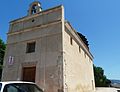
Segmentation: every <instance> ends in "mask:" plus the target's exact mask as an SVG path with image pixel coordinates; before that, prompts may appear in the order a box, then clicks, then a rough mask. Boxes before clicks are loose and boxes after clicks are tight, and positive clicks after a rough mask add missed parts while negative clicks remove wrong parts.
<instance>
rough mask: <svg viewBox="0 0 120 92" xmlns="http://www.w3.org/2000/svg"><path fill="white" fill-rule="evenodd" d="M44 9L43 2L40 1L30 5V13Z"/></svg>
mask: <svg viewBox="0 0 120 92" xmlns="http://www.w3.org/2000/svg"><path fill="white" fill-rule="evenodd" d="M40 11H42V8H41V3H40V2H39V1H34V2H32V3H31V4H30V5H29V10H28V15H32V14H35V13H38V12H40Z"/></svg>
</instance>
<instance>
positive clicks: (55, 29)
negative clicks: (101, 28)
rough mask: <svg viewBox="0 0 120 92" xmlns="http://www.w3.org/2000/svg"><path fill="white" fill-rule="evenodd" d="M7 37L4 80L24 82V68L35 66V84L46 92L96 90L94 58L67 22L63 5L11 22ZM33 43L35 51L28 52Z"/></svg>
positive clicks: (86, 91) (90, 91) (88, 91)
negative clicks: (27, 49)
mask: <svg viewBox="0 0 120 92" xmlns="http://www.w3.org/2000/svg"><path fill="white" fill-rule="evenodd" d="M7 35H8V38H7V48H6V53H5V57H4V68H3V74H2V81H9V80H22V72H23V71H22V68H23V67H30V66H31V67H32V66H35V67H36V74H35V82H36V83H37V84H38V85H39V86H40V87H41V88H42V89H43V90H44V91H45V92H92V91H94V90H95V85H94V76H93V56H92V55H91V53H90V51H89V49H88V48H87V47H86V46H85V44H84V43H83V41H82V40H81V39H80V38H79V36H78V35H77V34H76V31H74V29H73V28H72V27H71V25H70V24H69V23H68V22H66V21H65V20H64V8H63V6H57V7H54V8H51V9H48V10H44V11H40V12H38V13H36V14H32V15H28V16H26V17H23V18H20V19H17V20H14V21H11V22H10V28H9V32H8V34H7ZM70 37H72V42H73V43H72V45H71V44H70ZM32 41H35V42H36V45H35V52H34V53H26V45H27V43H28V42H32ZM79 47H80V49H79ZM10 56H11V57H13V62H12V63H10V62H9V60H8V59H9V57H10Z"/></svg>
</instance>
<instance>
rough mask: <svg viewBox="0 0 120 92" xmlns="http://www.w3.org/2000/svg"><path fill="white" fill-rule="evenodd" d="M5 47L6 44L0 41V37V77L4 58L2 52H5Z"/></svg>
mask: <svg viewBox="0 0 120 92" xmlns="http://www.w3.org/2000/svg"><path fill="white" fill-rule="evenodd" d="M5 48H6V45H5V43H4V42H3V41H2V39H1V38H0V78H1V75H2V66H3V59H4V54H5Z"/></svg>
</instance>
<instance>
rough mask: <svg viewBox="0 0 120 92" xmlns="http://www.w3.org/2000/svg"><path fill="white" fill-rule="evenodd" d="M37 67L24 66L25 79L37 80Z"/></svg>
mask: <svg viewBox="0 0 120 92" xmlns="http://www.w3.org/2000/svg"><path fill="white" fill-rule="evenodd" d="M35 75H36V67H23V81H29V82H35Z"/></svg>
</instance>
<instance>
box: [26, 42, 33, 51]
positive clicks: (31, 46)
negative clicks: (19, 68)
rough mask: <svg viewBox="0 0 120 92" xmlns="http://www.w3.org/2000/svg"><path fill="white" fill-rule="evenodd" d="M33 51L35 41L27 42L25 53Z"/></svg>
mask: <svg viewBox="0 0 120 92" xmlns="http://www.w3.org/2000/svg"><path fill="white" fill-rule="evenodd" d="M32 52H35V42H30V43H27V48H26V53H32Z"/></svg>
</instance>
